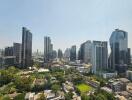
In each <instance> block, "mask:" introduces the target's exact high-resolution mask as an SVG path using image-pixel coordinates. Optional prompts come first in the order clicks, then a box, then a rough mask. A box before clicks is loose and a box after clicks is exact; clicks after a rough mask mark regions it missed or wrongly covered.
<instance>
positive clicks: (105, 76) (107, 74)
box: [103, 72, 117, 79]
mask: <svg viewBox="0 0 132 100" xmlns="http://www.w3.org/2000/svg"><path fill="white" fill-rule="evenodd" d="M115 77H117V72H115V73H103V78H105V79H107V78H115Z"/></svg>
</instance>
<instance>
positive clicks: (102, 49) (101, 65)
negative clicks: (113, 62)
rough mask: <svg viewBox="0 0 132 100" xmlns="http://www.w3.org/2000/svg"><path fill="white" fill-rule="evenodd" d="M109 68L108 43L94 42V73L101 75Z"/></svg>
mask: <svg viewBox="0 0 132 100" xmlns="http://www.w3.org/2000/svg"><path fill="white" fill-rule="evenodd" d="M107 66H108V49H107V42H102V41H93V43H92V72H93V73H95V74H101V73H102V71H104V70H106V69H107Z"/></svg>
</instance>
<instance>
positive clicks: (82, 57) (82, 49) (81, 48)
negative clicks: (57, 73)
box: [78, 43, 85, 62]
mask: <svg viewBox="0 0 132 100" xmlns="http://www.w3.org/2000/svg"><path fill="white" fill-rule="evenodd" d="M84 45H85V43H83V44H81V46H80V49H79V51H78V60H80V61H82V62H83V61H84Z"/></svg>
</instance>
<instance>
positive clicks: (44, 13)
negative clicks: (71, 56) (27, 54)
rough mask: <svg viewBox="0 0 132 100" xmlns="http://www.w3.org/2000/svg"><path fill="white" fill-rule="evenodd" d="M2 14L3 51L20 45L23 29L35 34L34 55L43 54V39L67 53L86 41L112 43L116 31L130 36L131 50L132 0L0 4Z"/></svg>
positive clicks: (43, 0)
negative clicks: (111, 39) (25, 28)
mask: <svg viewBox="0 0 132 100" xmlns="http://www.w3.org/2000/svg"><path fill="white" fill-rule="evenodd" d="M0 12H1V14H0V15H1V16H0V22H1V23H0V35H1V36H0V48H4V47H6V46H12V45H13V42H18V43H21V38H22V27H27V28H28V29H29V30H30V31H31V33H32V34H33V51H36V50H37V49H38V50H39V51H41V52H43V48H44V46H43V45H44V36H50V37H51V41H52V43H53V46H54V49H55V50H57V49H59V48H60V49H62V50H63V51H64V50H65V49H66V48H69V47H71V46H72V45H77V46H78V48H79V46H80V44H81V43H83V42H85V41H87V40H100V41H109V38H110V35H111V33H112V32H113V31H114V30H115V29H116V28H118V29H121V30H124V31H127V32H128V39H129V42H128V47H130V48H132V44H131V42H132V40H131V38H130V37H132V28H131V27H132V13H131V12H132V0H0ZM108 45H109V44H108Z"/></svg>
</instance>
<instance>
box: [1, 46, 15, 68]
mask: <svg viewBox="0 0 132 100" xmlns="http://www.w3.org/2000/svg"><path fill="white" fill-rule="evenodd" d="M15 59H16V57H15V56H14V55H13V47H12V46H11V47H6V48H5V52H4V58H3V61H4V63H3V64H4V65H5V66H6V67H8V66H13V65H14V64H15Z"/></svg>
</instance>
